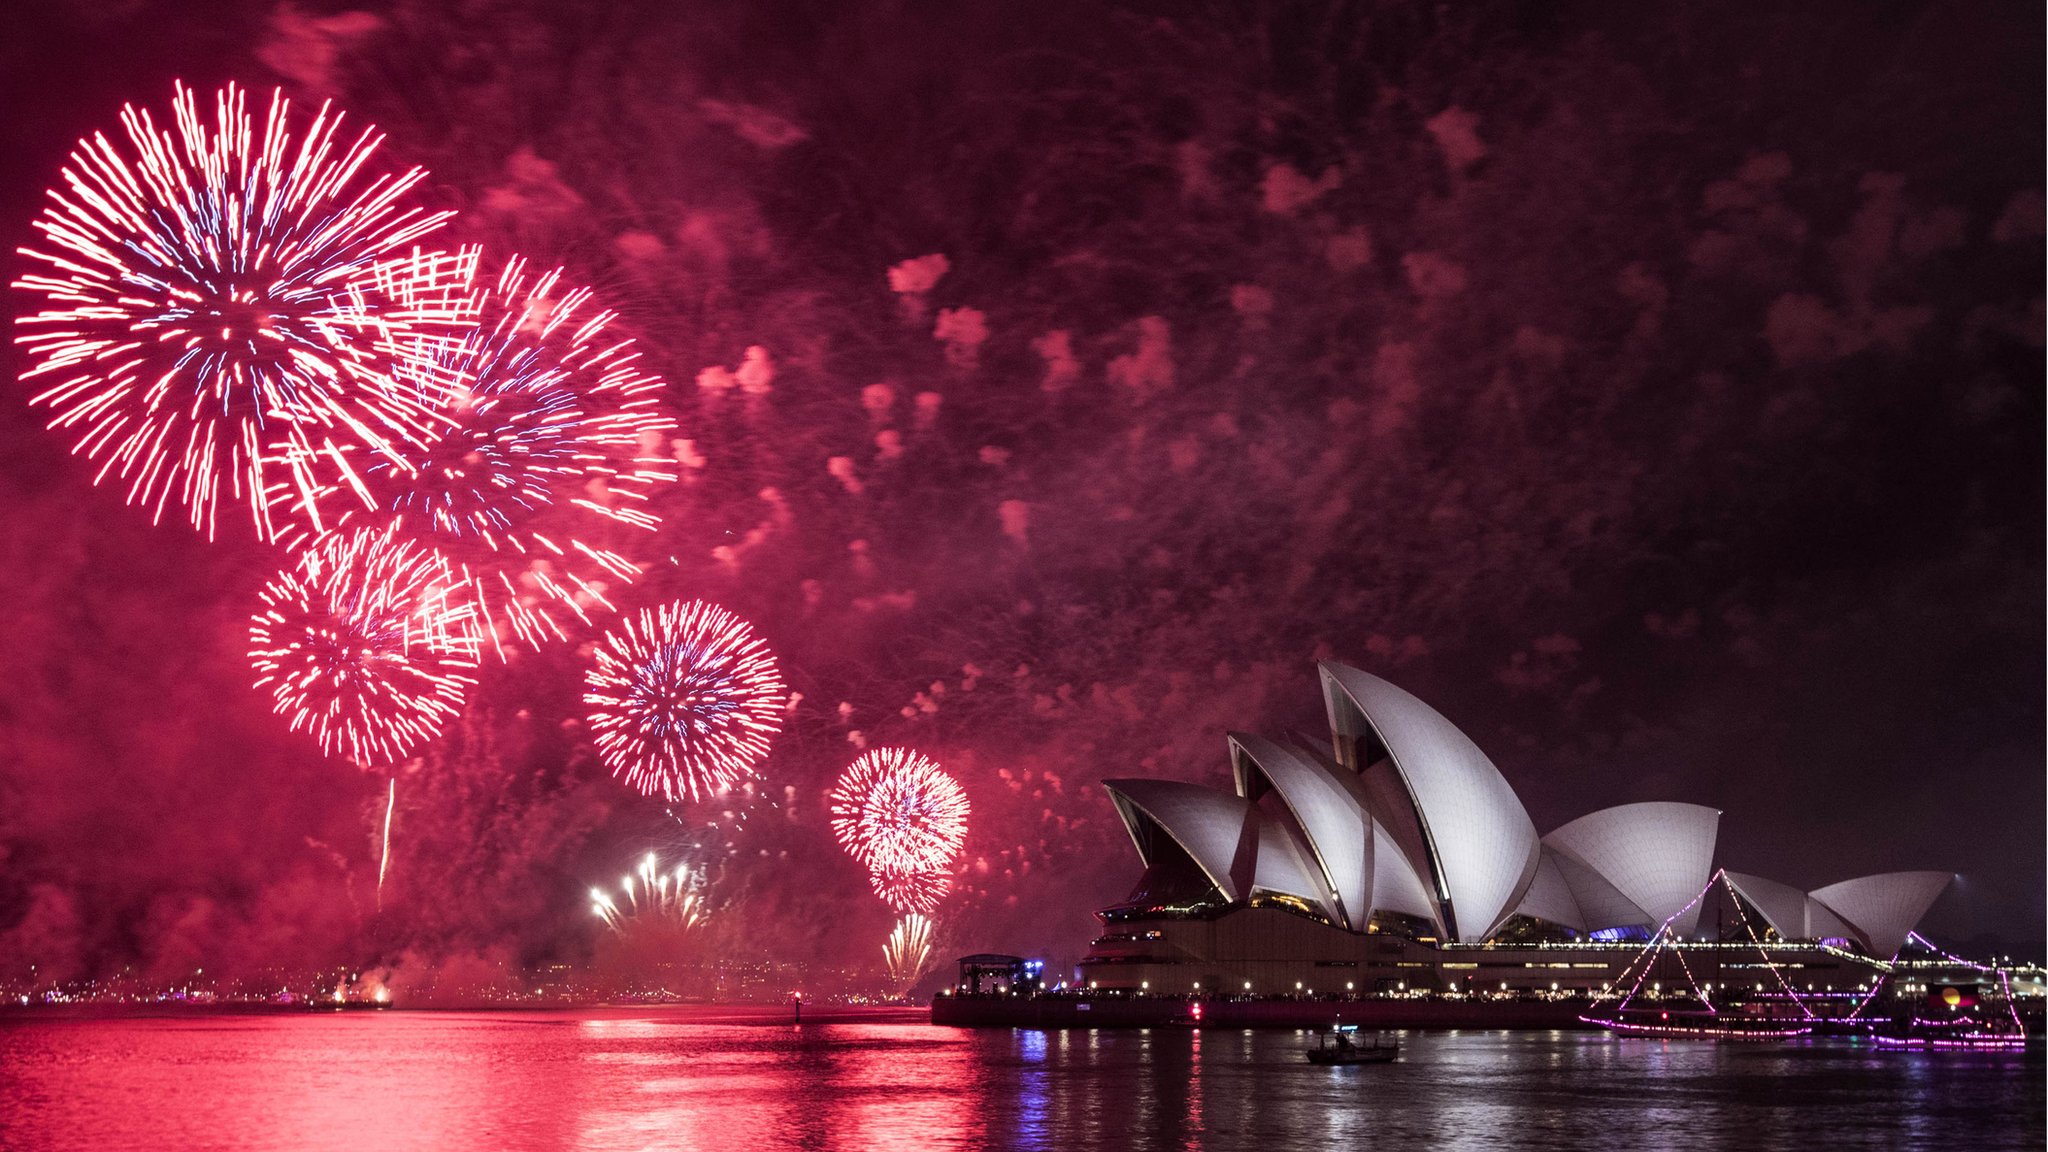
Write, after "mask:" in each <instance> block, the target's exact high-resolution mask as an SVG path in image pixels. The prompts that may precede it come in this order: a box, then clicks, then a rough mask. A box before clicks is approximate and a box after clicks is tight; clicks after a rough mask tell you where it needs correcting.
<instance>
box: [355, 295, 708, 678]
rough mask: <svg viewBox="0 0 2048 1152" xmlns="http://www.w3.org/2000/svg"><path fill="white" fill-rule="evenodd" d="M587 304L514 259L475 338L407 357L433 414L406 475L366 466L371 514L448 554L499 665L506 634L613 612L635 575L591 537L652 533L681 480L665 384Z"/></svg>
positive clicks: (554, 629) (557, 632) (528, 638)
mask: <svg viewBox="0 0 2048 1152" xmlns="http://www.w3.org/2000/svg"><path fill="white" fill-rule="evenodd" d="M589 305H590V291H589V289H586V288H575V289H566V290H565V289H563V287H562V285H561V272H560V270H557V271H554V272H550V273H548V274H546V275H544V276H539V277H534V276H531V275H530V274H529V273H528V271H527V270H526V266H525V263H524V262H523V261H522V260H520V259H518V258H514V259H513V260H511V261H510V262H509V263H507V264H506V266H505V268H504V270H503V271H502V272H501V274H500V275H499V277H498V280H497V283H496V285H495V286H494V287H493V288H492V289H491V290H489V291H488V292H486V293H485V294H484V295H483V297H482V303H481V322H480V324H479V326H478V328H477V329H476V330H475V331H473V332H471V333H469V334H468V335H467V336H466V337H464V338H463V339H462V340H461V341H459V342H456V343H447V342H439V343H432V344H428V345H426V346H423V347H421V348H420V349H419V350H418V354H417V355H416V356H414V357H411V358H410V363H411V364H412V365H413V368H412V369H410V370H409V373H408V378H409V379H414V380H415V381H416V383H417V385H418V391H419V394H420V396H421V397H423V398H426V399H428V400H430V401H432V408H433V411H434V414H435V416H436V417H437V418H438V419H437V425H436V430H435V434H434V436H433V437H432V439H430V440H429V441H428V442H427V443H426V444H425V445H424V446H423V448H422V450H421V451H420V452H418V453H416V454H415V455H414V456H413V457H412V466H411V467H406V468H399V467H394V466H392V465H391V464H389V463H388V462H383V461H377V462H373V463H372V465H371V466H370V467H369V468H368V469H367V472H368V477H367V479H368V486H369V489H370V492H371V494H372V496H373V498H374V499H375V501H376V504H377V512H376V513H375V514H369V515H368V517H367V518H369V519H375V520H378V521H380V522H383V523H389V524H393V525H396V526H397V527H399V528H400V529H402V530H404V531H407V532H410V533H412V534H414V535H415V536H418V537H420V538H423V539H427V540H430V541H432V542H433V543H434V544H435V545H436V546H437V547H439V548H440V549H441V550H442V551H443V552H444V553H446V554H448V555H449V556H450V557H451V559H452V560H453V561H454V562H455V564H456V566H457V570H458V572H459V573H460V575H461V578H462V580H463V582H464V583H465V584H467V585H468V593H467V595H468V599H469V601H470V603H472V604H473V605H474V606H475V607H476V608H477V610H478V612H479V614H480V615H481V616H482V618H483V619H484V620H485V621H486V622H487V623H488V624H489V631H488V638H489V639H490V640H491V642H492V645H493V647H494V648H495V650H497V651H498V652H499V654H500V655H503V648H502V643H503V641H504V640H505V639H507V638H516V639H517V640H518V641H520V642H523V643H525V644H527V645H529V646H532V647H539V646H540V644H542V643H543V642H544V641H546V640H549V639H560V638H563V637H564V636H565V635H566V631H565V628H564V626H565V624H567V623H568V622H569V618H571V617H573V618H574V619H575V620H578V621H581V622H583V623H585V624H588V623H589V622H590V619H589V616H588V614H587V613H586V611H585V608H586V606H588V605H592V604H595V605H597V606H599V607H602V608H604V609H606V610H610V609H611V608H612V605H611V603H610V601H609V600H607V599H606V591H607V588H606V585H607V583H608V582H609V581H610V580H614V579H615V580H618V581H620V582H627V581H630V580H632V579H633V578H634V577H636V576H638V575H639V573H640V569H639V567H638V566H636V565H634V564H633V563H632V562H631V561H629V560H627V559H626V558H625V557H624V556H621V555H620V554H619V553H618V552H616V551H613V550H611V549H609V548H605V547H601V546H599V545H597V544H594V543H590V542H588V540H589V539H592V538H594V536H595V534H596V533H598V532H599V531H601V530H604V529H607V528H608V527H609V526H611V525H625V526H628V527H630V528H634V529H640V530H646V531H652V530H653V529H655V528H656V527H658V526H659V525H660V523H661V520H660V518H659V517H657V516H656V515H654V514H653V513H652V512H651V511H649V510H648V500H649V494H650V490H651V489H652V488H653V487H654V486H655V485H658V484H661V483H664V482H672V481H674V480H675V479H676V465H675V462H674V461H673V459H671V458H670V457H669V456H667V455H665V454H664V453H663V449H664V448H665V447H666V443H667V438H668V434H669V433H671V432H673V431H674V429H675V420H674V419H673V418H672V417H670V416H668V415H666V414H664V413H662V412H661V411H660V410H659V408H658V405H659V403H660V398H661V393H662V391H663V387H664V385H663V383H662V381H661V379H660V378H659V377H655V376H650V375H647V374H646V373H643V372H642V371H640V369H639V367H638V364H637V361H638V359H639V354H638V353H637V352H634V351H633V350H632V346H631V345H632V342H631V341H630V340H625V339H618V338H615V337H613V336H610V335H608V334H607V328H608V327H609V325H610V324H611V322H612V320H613V318H614V317H613V313H610V312H606V311H600V310H598V309H595V308H592V307H590V306H589ZM328 495H330V496H331V495H334V493H332V492H330V493H329V494H328ZM340 495H342V496H343V497H344V505H345V504H346V494H340ZM341 512H342V513H343V514H344V515H345V516H346V517H347V518H348V519H349V520H350V521H353V520H354V519H357V518H362V517H364V516H365V514H360V513H355V512H350V511H348V510H347V509H346V507H343V508H342V509H341Z"/></svg>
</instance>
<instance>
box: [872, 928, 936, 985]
mask: <svg viewBox="0 0 2048 1152" xmlns="http://www.w3.org/2000/svg"><path fill="white" fill-rule="evenodd" d="M931 958H932V922H931V921H930V920H927V919H925V918H924V917H923V916H920V915H918V914H917V913H915V912H912V913H911V914H910V915H908V916H905V917H904V918H903V919H901V920H899V921H897V922H896V928H895V930H894V931H892V932H890V933H889V942H888V943H887V944H884V945H883V946H882V960H883V962H884V963H885V964H887V965H888V969H889V983H890V984H891V985H892V986H893V987H894V988H895V990H896V994H897V995H899V996H902V995H907V994H908V993H909V992H910V989H911V988H912V987H914V986H915V985H916V984H917V982H918V980H919V979H920V978H922V977H923V976H924V974H925V972H926V970H927V969H928V968H929V966H930V964H931Z"/></svg>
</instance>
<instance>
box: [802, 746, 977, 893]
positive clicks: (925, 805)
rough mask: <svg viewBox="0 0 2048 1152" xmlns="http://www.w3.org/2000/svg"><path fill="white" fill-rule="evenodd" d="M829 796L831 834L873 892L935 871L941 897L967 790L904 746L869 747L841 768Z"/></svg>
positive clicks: (961, 830) (962, 831)
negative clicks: (869, 876) (869, 878)
mask: <svg viewBox="0 0 2048 1152" xmlns="http://www.w3.org/2000/svg"><path fill="white" fill-rule="evenodd" d="M830 799H831V806H832V831H833V833H834V834H835V835H836V836H838V837H839V842H840V844H842V845H844V846H845V848H846V850H847V851H848V852H850V853H852V854H853V857H854V859H856V860H858V861H860V862H861V864H862V865H864V866H865V867H867V869H868V870H869V871H870V872H872V873H874V874H875V878H876V890H877V891H878V892H884V891H885V880H886V882H887V887H888V889H889V890H895V889H898V888H903V887H907V886H909V885H912V884H922V883H927V882H928V878H930V877H931V876H933V875H937V876H938V881H939V884H940V887H939V893H940V894H941V895H943V893H944V871H945V869H946V867H947V865H949V864H951V863H952V860H953V857H954V856H955V855H957V854H958V853H959V851H960V845H961V844H962V842H964V841H965V840H966V838H967V793H966V792H965V791H963V790H962V789H961V787H960V784H959V782H958V781H956V780H954V779H953V778H952V777H951V776H948V775H946V773H945V772H944V771H943V770H941V769H940V767H939V765H938V763H937V762H936V761H934V760H931V759H930V758H928V757H926V756H923V755H920V754H919V753H916V752H913V751H911V750H910V749H907V748H876V749H873V750H871V751H869V752H866V753H864V754H862V755H861V757H860V758H859V759H857V760H855V761H854V762H853V764H852V765H851V766H849V767H848V768H847V769H846V773H845V774H844V775H842V776H841V777H840V778H839V783H838V785H837V786H835V787H834V788H833V789H832V795H831V798H830ZM892 877H893V879H889V878H892ZM884 898H885V899H886V898H888V897H887V895H886V894H885V897H884ZM897 902H898V901H896V900H892V901H891V903H897ZM933 903H936V898H934V899H933ZM911 906H912V907H916V906H917V904H916V903H912V905H911Z"/></svg>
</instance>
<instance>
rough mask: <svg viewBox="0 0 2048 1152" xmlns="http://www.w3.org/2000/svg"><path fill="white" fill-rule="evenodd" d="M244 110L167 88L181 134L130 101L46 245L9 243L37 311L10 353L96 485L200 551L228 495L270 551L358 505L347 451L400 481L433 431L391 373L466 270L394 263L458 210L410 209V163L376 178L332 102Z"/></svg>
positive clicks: (81, 174) (448, 327)
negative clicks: (396, 473)
mask: <svg viewBox="0 0 2048 1152" xmlns="http://www.w3.org/2000/svg"><path fill="white" fill-rule="evenodd" d="M248 104H249V101H248V98H247V95H246V94H245V93H244V92H243V90H242V89H240V88H238V87H235V86H233V85H230V86H228V87H227V88H225V89H223V90H222V91H221V92H220V93H219V94H218V95H217V96H216V97H215V100H214V108H213V116H212V119H211V123H210V124H209V122H208V121H207V119H205V118H204V117H203V116H202V113H201V108H200V103H199V97H198V95H197V94H196V93H195V92H193V91H192V90H190V89H188V88H186V87H184V86H183V85H182V84H180V85H179V86H178V88H177V93H176V97H175V99H174V100H173V112H174V115H173V120H174V128H175V131H171V130H166V129H164V128H162V127H160V126H159V125H158V124H157V122H156V120H155V119H154V118H153V117H152V116H151V114H150V113H149V112H148V111H146V110H145V111H139V110H137V109H136V108H135V107H133V106H132V105H131V106H129V107H128V108H126V109H125V110H124V111H123V112H122V115H121V122H122V125H123V126H124V127H125V128H126V129H127V135H128V145H129V147H128V149H127V150H125V151H124V150H123V149H121V148H118V147H116V146H115V145H114V144H113V143H112V142H111V141H109V140H108V139H107V137H106V136H104V135H98V134H96V135H94V136H93V137H92V139H90V140H84V141H80V143H79V145H78V148H77V150H76V151H74V152H73V153H72V155H71V162H70V164H69V165H68V166H67V167H66V168H65V169H64V172H63V180H64V185H65V187H64V188H63V189H52V190H51V191H50V193H49V198H50V201H51V203H50V205H49V206H48V207H46V208H45V209H44V212H43V215H42V217H41V218H40V219H39V220H37V221H36V228H37V230H38V231H40V232H41V233H42V235H43V239H44V241H45V243H46V245H47V248H46V249H35V248H24V249H22V250H21V254H22V255H24V256H26V257H28V258H29V260H31V261H32V262H33V263H34V264H35V265H36V266H37V270H35V271H32V272H30V273H28V274H25V275H23V276H22V277H21V278H20V279H18V280H16V281H15V282H14V285H13V286H14V287H15V288H17V289H21V290H24V291H27V292H32V293H36V294H39V295H40V296H42V297H43V298H44V303H45V307H44V309H43V310H42V311H40V312H37V313H35V314H33V315H25V316H21V317H19V318H18V321H17V322H18V323H19V324H20V325H21V327H22V334H21V335H20V336H18V337H17V338H16V342H17V343H19V344H21V345H23V346H24V347H25V348H26V350H27V352H28V356H29V359H30V360H31V361H32V362H33V367H31V368H29V369H28V370H27V371H25V372H24V373H23V378H24V379H25V380H27V379H34V380H42V381H46V382H47V386H46V388H45V389H44V391H42V392H41V393H39V394H37V395H36V396H34V397H33V400H32V403H35V404H38V405H42V406H45V407H47V408H49V409H51V410H52V412H53V415H52V417H51V419H50V426H51V427H52V428H54V429H58V430H62V431H64V432H66V433H68V434H70V435H72V436H74V437H75V447H74V450H75V451H77V452H80V453H83V454H84V455H86V456H87V457H89V458H91V459H94V460H96V461H99V462H100V469H99V471H98V473H97V474H96V476H95V480H98V481H103V480H105V479H106V478H107V477H108V476H109V475H110V474H111V475H114V476H117V477H118V478H120V479H121V480H123V481H126V482H127V484H128V492H127V498H128V500H129V502H130V503H140V504H145V505H150V506H152V510H153V515H154V516H155V517H156V518H157V519H159V520H160V519H161V518H162V516H163V512H164V509H165V507H166V506H167V505H168V504H169V503H170V502H172V501H173V500H176V501H178V502H180V503H182V504H184V505H185V506H186V508H187V509H188V511H189V515H190V518H191V522H192V525H193V527H195V528H200V529H203V530H205V531H206V533H207V534H208V535H209V536H211V535H213V533H214V530H215V513H216V510H217V507H218V505H219V504H220V503H221V501H222V499H223V486H225V489H226V492H227V494H228V495H229V496H231V497H232V498H233V499H235V500H238V501H242V502H245V503H246V504H247V505H248V507H249V511H250V514H251V516H252V519H253V522H254V525H255V528H256V531H257V534H258V535H259V536H260V537H262V538H264V539H274V538H276V537H277V536H278V535H279V533H280V531H281V530H282V529H283V527H284V526H285V525H284V524H282V523H280V517H279V516H277V515H275V514H274V513H275V512H276V510H277V508H278V507H279V506H282V505H287V504H293V505H295V506H297V507H301V508H305V509H308V510H314V511H316V510H317V509H316V508H315V505H314V504H313V501H312V496H313V494H314V493H315V492H317V491H319V490H320V489H321V488H322V487H323V486H334V487H339V488H341V489H343V490H345V491H348V492H350V493H352V494H353V495H354V496H355V497H356V498H358V499H359V500H362V501H364V502H367V500H368V494H367V492H366V491H365V490H364V487H363V482H362V477H361V475H360V469H359V467H358V466H357V465H356V464H353V463H351V462H350V460H349V458H348V457H349V454H350V453H351V452H363V451H367V452H368V453H369V454H371V455H376V456H381V457H382V458H383V459H385V460H387V461H388V462H389V464H390V465H391V466H392V467H394V468H398V469H401V470H408V469H410V468H411V467H412V465H411V464H410V463H409V462H408V456H407V452H408V449H409V448H410V447H411V446H415V445H419V444H422V443H425V442H427V441H429V440H431V439H432V437H433V435H434V428H435V425H436V421H437V420H438V419H439V417H438V416H437V414H436V413H435V412H434V411H433V406H432V405H431V404H428V403H424V402H423V401H422V399H421V397H420V395H419V393H418V390H417V387H416V386H414V387H408V386H405V385H402V384H400V383H399V382H398V381H397V380H396V379H395V378H394V371H395V369H396V368H398V367H400V366H402V365H403V363H404V361H405V360H406V359H407V358H408V357H410V356H414V355H417V354H418V351H419V350H420V349H425V348H432V347H435V346H437V344H438V343H439V342H441V341H443V340H445V339H448V338H449V337H450V336H451V334H456V335H459V333H460V332H461V331H462V330H464V329H465V328H466V327H468V326H469V325H470V324H472V323H473V322H474V318H473V316H472V315H471V309H472V303H471V300H470V296H469V293H468V289H467V284H466V280H467V276H466V275H465V274H464V272H463V270H462V268H461V267H460V265H461V261H459V260H456V259H453V258H450V257H447V256H444V255H440V254H428V255H423V254H420V253H419V252H418V251H417V250H413V251H411V252H408V248H409V246H412V245H414V244H415V243H416V242H417V241H419V240H420V239H422V238H423V237H425V236H426V235H427V234H429V233H431V232H432V231H434V230H435V229H436V228H438V227H439V226H440V225H441V224H443V223H444V222H446V220H447V219H448V218H449V216H450V215H451V213H447V212H428V211H425V210H423V209H421V208H418V207H408V206H407V205H406V204H405V202H404V201H405V197H406V195H407V193H408V192H410V191H411V190H412V189H413V188H414V187H415V186H416V185H418V184H419V183H420V181H422V180H423V179H425V177H426V173H425V172H424V171H423V170H421V169H418V168H414V169H411V170H410V171H407V172H404V173H402V174H395V175H394V174H391V173H379V172H377V171H376V170H375V169H374V167H373V166H372V163H371V161H372V160H373V158H374V156H375V153H376V150H377V147H378V145H379V143H380V142H381V140H382V137H381V136H379V135H378V134H377V133H376V132H375V130H374V129H370V128H365V129H364V130H363V131H361V132H360V133H357V134H355V135H354V136H353V138H350V137H348V136H345V135H344V134H343V132H342V122H343V116H342V114H341V113H339V112H334V111H333V110H332V109H330V108H329V107H327V106H324V105H323V106H322V107H321V109H320V111H319V112H318V113H317V114H316V115H315V116H314V117H313V120H312V122H311V123H310V124H308V125H305V126H304V127H303V128H302V129H300V130H299V131H298V132H296V133H295V132H294V131H293V129H292V120H293V117H292V115H291V104H290V101H288V100H286V99H285V98H284V97H283V95H282V94H281V93H278V94H274V95H273V96H272V98H271V103H270V109H269V112H268V113H267V114H266V115H265V116H264V118H263V122H262V125H261V127H260V129H259V128H258V127H257V126H256V125H255V124H254V122H253V119H252V117H251V114H250V110H249V107H248ZM415 375H418V373H415Z"/></svg>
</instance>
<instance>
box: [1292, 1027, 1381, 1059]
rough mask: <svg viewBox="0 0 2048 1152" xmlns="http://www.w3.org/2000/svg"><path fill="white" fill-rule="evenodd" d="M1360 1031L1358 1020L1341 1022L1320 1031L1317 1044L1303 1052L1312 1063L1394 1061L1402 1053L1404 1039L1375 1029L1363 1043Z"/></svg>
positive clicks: (1317, 1035)
mask: <svg viewBox="0 0 2048 1152" xmlns="http://www.w3.org/2000/svg"><path fill="white" fill-rule="evenodd" d="M1357 1033H1358V1025H1356V1024H1339V1025H1337V1026H1336V1027H1335V1028H1333V1029H1331V1030H1330V1031H1328V1032H1318V1033H1317V1034H1316V1046H1315V1047H1313V1048H1310V1049H1309V1050H1308V1051H1306V1052H1304V1053H1303V1055H1305V1056H1307V1057H1308V1062H1309V1063H1311V1064H1391V1063H1393V1061H1394V1058H1395V1057H1396V1056H1399V1055H1400V1054H1401V1041H1400V1040H1399V1039H1398V1038H1396V1037H1393V1036H1388V1035H1385V1034H1382V1033H1378V1032H1375V1033H1373V1037H1372V1042H1371V1043H1368V1044H1361V1043H1359V1042H1358V1040H1357Z"/></svg>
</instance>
